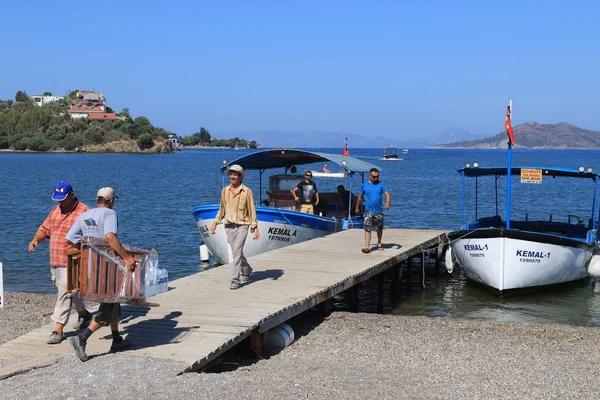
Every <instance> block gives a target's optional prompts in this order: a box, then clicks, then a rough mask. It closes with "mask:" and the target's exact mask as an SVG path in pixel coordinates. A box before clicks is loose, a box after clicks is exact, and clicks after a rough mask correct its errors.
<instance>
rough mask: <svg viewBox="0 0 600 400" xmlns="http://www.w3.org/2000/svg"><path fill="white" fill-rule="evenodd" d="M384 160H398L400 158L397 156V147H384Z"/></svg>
mask: <svg viewBox="0 0 600 400" xmlns="http://www.w3.org/2000/svg"><path fill="white" fill-rule="evenodd" d="M382 160H384V161H398V160H401V159H400V158H398V149H396V148H395V147H393V146H391V147H386V148H384V149H383V158H382Z"/></svg>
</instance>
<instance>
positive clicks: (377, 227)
mask: <svg viewBox="0 0 600 400" xmlns="http://www.w3.org/2000/svg"><path fill="white" fill-rule="evenodd" d="M383 195H385V206H384V205H383V204H382V203H383ZM363 199H364V201H365V212H364V214H363V225H364V229H365V248H364V249H362V252H363V253H370V252H371V232H373V231H377V249H378V250H383V244H381V238H382V237H383V208H384V207H385V209H386V210H389V209H390V201H391V200H392V198H391V197H390V192H388V190H387V187H386V186H385V183H383V182H380V181H379V170H378V169H377V168H371V170H370V171H369V180H368V181H367V182H365V183H363V184H362V186H361V188H360V196H358V199H357V200H356V209H355V210H354V211H355V212H356V213H357V214H358V212H359V210H360V204H361V203H362V201H363Z"/></svg>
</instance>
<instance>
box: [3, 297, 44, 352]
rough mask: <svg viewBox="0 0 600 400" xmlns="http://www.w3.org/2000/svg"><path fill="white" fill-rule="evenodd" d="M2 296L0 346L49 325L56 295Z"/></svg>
mask: <svg viewBox="0 0 600 400" xmlns="http://www.w3.org/2000/svg"><path fill="white" fill-rule="evenodd" d="M4 295H5V298H4V300H5V304H4V307H5V308H0V344H2V343H4V342H8V341H9V340H13V339H15V338H17V337H19V336H21V335H23V334H25V333H27V332H29V331H31V330H33V329H35V328H38V327H40V326H42V325H45V324H48V323H50V321H51V319H50V316H51V315H52V311H54V303H55V302H56V294H37V293H13V292H6V293H4ZM48 335H50V332H48Z"/></svg>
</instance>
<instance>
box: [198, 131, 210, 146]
mask: <svg viewBox="0 0 600 400" xmlns="http://www.w3.org/2000/svg"><path fill="white" fill-rule="evenodd" d="M210 139H211V136H210V132H209V131H208V129H206V128H204V127H202V128H200V143H210Z"/></svg>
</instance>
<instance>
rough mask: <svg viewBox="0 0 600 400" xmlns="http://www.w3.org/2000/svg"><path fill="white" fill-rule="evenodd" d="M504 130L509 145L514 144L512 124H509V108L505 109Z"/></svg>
mask: <svg viewBox="0 0 600 400" xmlns="http://www.w3.org/2000/svg"><path fill="white" fill-rule="evenodd" d="M504 129H506V133H507V134H508V142H509V143H510V144H514V143H515V133H514V132H513V128H512V123H511V122H510V107H507V108H506V118H505V120H504Z"/></svg>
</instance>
